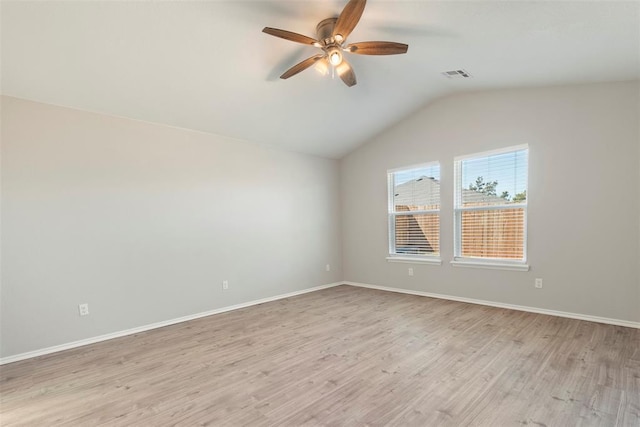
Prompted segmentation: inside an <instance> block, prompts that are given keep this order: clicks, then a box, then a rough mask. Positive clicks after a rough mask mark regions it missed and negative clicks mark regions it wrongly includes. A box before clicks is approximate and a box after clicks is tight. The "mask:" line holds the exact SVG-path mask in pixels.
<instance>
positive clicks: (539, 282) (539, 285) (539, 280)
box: [535, 279, 542, 289]
mask: <svg viewBox="0 0 640 427" xmlns="http://www.w3.org/2000/svg"><path fill="white" fill-rule="evenodd" d="M535 287H536V288H538V289H542V279H536V284H535Z"/></svg>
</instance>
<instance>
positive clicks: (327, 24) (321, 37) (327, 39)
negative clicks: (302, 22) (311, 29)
mask: <svg viewBox="0 0 640 427" xmlns="http://www.w3.org/2000/svg"><path fill="white" fill-rule="evenodd" d="M337 21H338V18H327V19H323V20H322V21H320V22H319V23H318V25H317V26H316V34H317V35H318V41H320V43H322V45H324V46H326V45H328V44H332V43H334V42H335V40H333V28H334V27H335V26H336V22H337Z"/></svg>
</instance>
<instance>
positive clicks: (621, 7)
mask: <svg viewBox="0 0 640 427" xmlns="http://www.w3.org/2000/svg"><path fill="white" fill-rule="evenodd" d="M345 4H346V0H339V1H338V0H328V1H238V0H235V1H210V2H207V1H199V2H190V1H174V2H134V1H128V2H118V1H86V2H80V1H48V2H41V1H36V2H30V1H15V2H14V1H3V2H2V4H1V8H2V9H1V14H2V17H1V19H2V21H1V24H2V29H1V31H2V33H1V35H2V58H1V59H2V64H1V71H2V82H1V83H2V87H1V88H2V93H3V94H5V95H10V96H16V97H21V98H26V99H31V100H35V101H41V102H45V103H51V104H57V105H63V106H68V107H73V108H79V109H84V110H89V111H94V112H100V113H105V114H111V115H116V116H123V117H128V118H132V119H139V120H145V121H150V122H157V123H163V124H167V125H172V126H178V127H183V128H188V129H194V130H198V131H204V132H209V133H214V134H219V135H224V136H228V137H233V138H237V139H241V140H246V141H251V142H255V143H259V144H266V145H273V146H277V147H281V148H284V149H288V150H294V151H300V152H304V153H310V154H315V155H320V156H326V157H334V158H338V157H341V156H342V155H344V154H345V153H347V152H349V151H351V150H353V149H354V148H355V147H357V146H358V145H359V144H362V143H363V142H364V141H366V140H367V139H368V138H370V137H372V136H373V135H375V134H377V133H379V132H380V131H382V130H383V129H384V128H386V127H388V126H390V125H392V124H394V123H395V122H397V121H399V120H400V119H402V118H403V117H405V116H407V115H408V114H411V113H412V112H413V111H415V110H417V109H419V108H420V107H422V106H424V105H425V104H427V103H428V102H430V101H432V100H433V99H435V98H437V97H440V96H443V95H446V94H448V93H452V92H456V91H468V90H480V89H490V88H504V87H516V86H540V85H557V84H566V83H586V82H601V81H618V80H631V79H637V78H639V77H640V3H638V2H636V1H632V2H618V1H599V2H583V1H581V2H565V1H557V2H552V1H542V2H530V1H470V2H463V1H417V0H416V1H383V0H370V1H369V2H368V3H367V6H366V9H365V11H364V14H363V16H362V19H361V21H360V23H359V24H358V26H357V27H356V29H355V30H354V32H353V33H352V34H351V36H350V41H364V40H391V41H398V42H403V43H407V44H409V52H408V53H407V54H406V55H397V56H359V55H351V56H350V57H349V60H350V62H351V63H352V65H353V68H354V70H355V72H356V75H357V78H358V84H357V85H356V86H354V87H352V88H348V87H346V86H345V85H344V84H342V82H341V81H340V79H339V78H337V77H336V78H331V76H330V75H321V74H320V73H319V72H317V71H316V70H315V69H313V68H310V69H308V70H306V71H304V72H302V73H301V74H299V75H296V76H294V77H292V78H290V79H289V80H280V79H279V78H278V77H279V76H280V74H281V73H282V72H283V71H285V70H286V69H288V68H289V67H290V66H292V65H293V64H295V63H297V62H299V61H301V60H302V59H304V58H306V57H309V56H311V55H313V54H315V53H316V50H317V49H316V48H314V47H311V46H303V45H300V44H296V43H292V42H289V41H286V40H282V39H278V38H275V37H272V36H269V35H266V34H264V33H262V32H261V30H262V28H263V27H265V26H270V27H276V28H282V29H286V30H290V31H295V32H298V33H302V34H305V35H309V36H315V26H316V24H317V23H318V22H319V21H321V20H322V19H324V18H328V17H332V16H337V15H338V14H339V12H340V11H341V10H342V8H343V7H344V5H345ZM456 69H465V70H467V71H468V72H469V73H471V75H472V76H473V77H472V78H469V79H459V80H458V79H448V78H446V77H444V76H443V75H442V74H441V73H442V72H443V71H448V70H456Z"/></svg>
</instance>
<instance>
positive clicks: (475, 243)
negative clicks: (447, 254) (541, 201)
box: [453, 145, 529, 270]
mask: <svg viewBox="0 0 640 427" xmlns="http://www.w3.org/2000/svg"><path fill="white" fill-rule="evenodd" d="M528 158H529V149H528V147H527V146H526V145H525V146H517V147H510V148H506V149H503V150H497V151H491V152H486V153H479V154H473V155H469V156H463V157H457V158H456V159H455V162H454V168H455V182H454V188H455V194H454V224H455V230H454V231H455V240H454V261H453V264H454V265H456V264H457V265H465V264H467V265H474V264H475V265H478V266H487V267H491V266H494V267H504V268H512V269H517V270H526V269H528V266H527V265H526V261H527V201H528V194H527V189H528Z"/></svg>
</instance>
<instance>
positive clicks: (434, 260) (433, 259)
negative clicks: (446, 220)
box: [387, 161, 442, 265]
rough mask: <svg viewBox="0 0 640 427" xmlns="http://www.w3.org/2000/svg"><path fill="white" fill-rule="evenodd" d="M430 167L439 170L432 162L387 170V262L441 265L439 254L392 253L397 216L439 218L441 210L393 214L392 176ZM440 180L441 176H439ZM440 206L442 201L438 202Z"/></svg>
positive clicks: (435, 163) (434, 162) (438, 163)
mask: <svg viewBox="0 0 640 427" xmlns="http://www.w3.org/2000/svg"><path fill="white" fill-rule="evenodd" d="M432 166H438V168H439V169H440V170H442V169H441V166H440V162H439V161H433V162H428V163H419V164H416V165H409V166H403V167H400V168H394V169H387V218H388V224H387V229H388V233H389V250H388V253H389V255H388V256H387V261H388V262H403V263H416V264H432V265H441V264H442V259H441V258H440V253H438V254H435V255H407V254H397V253H394V252H393V250H394V249H395V247H396V242H395V240H396V236H395V218H396V216H397V215H400V216H402V215H416V214H418V215H419V214H434V213H435V214H438V216H440V210H441V209H431V210H420V211H411V212H406V213H405V212H395V211H394V207H395V205H394V200H393V195H394V190H395V188H394V182H393V174H395V173H397V172H402V171H406V170H410V169H419V168H428V167H432ZM441 178H442V174H441ZM440 205H441V206H442V201H441V202H440ZM440 231H441V230H439V233H438V235H439V239H440V240H442V237H441V236H442V233H441V232H440Z"/></svg>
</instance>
